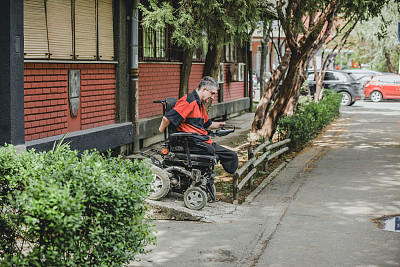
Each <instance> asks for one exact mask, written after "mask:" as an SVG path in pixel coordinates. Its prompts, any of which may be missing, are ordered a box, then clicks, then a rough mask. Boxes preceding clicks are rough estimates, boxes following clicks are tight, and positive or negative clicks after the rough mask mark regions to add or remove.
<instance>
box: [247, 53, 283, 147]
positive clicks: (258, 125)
mask: <svg viewBox="0 0 400 267" xmlns="http://www.w3.org/2000/svg"><path fill="white" fill-rule="evenodd" d="M290 55H291V52H290V49H289V48H286V51H285V55H284V56H283V58H282V61H281V63H280V64H279V66H278V68H277V69H276V70H275V71H274V72H273V74H272V76H271V78H270V79H269V81H268V83H267V85H266V86H265V90H264V92H263V95H262V96H261V99H260V102H259V103H258V106H257V110H256V113H255V115H254V120H253V123H252V125H251V133H250V139H251V142H252V143H254V142H255V141H256V140H257V138H258V136H259V133H258V131H259V130H260V129H262V128H263V125H264V123H265V118H266V117H267V115H268V112H269V110H270V107H271V104H272V100H273V98H274V96H275V94H276V92H277V91H278V86H279V82H280V81H281V80H282V77H283V75H284V74H285V72H286V70H287V68H288V66H289V60H290Z"/></svg>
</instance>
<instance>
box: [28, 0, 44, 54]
mask: <svg viewBox="0 0 400 267" xmlns="http://www.w3.org/2000/svg"><path fill="white" fill-rule="evenodd" d="M44 1H45V0H24V53H25V58H48V56H49V46H48V43H47V30H46V15H45V6H44Z"/></svg>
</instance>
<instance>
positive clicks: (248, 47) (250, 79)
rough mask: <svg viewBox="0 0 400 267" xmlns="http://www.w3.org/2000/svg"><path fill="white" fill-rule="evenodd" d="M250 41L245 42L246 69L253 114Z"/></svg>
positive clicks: (251, 50)
mask: <svg viewBox="0 0 400 267" xmlns="http://www.w3.org/2000/svg"><path fill="white" fill-rule="evenodd" d="M252 47H253V45H252V40H251V41H250V42H247V69H248V75H247V76H248V77H249V80H248V84H249V96H250V111H249V112H253V49H252Z"/></svg>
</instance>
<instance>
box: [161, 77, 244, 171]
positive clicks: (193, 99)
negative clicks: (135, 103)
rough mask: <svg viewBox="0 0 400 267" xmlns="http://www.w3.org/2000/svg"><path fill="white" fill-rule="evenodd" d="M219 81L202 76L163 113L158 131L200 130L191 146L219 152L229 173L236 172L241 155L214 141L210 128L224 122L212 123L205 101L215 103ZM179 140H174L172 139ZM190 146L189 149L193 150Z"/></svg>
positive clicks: (189, 131)
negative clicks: (196, 85) (193, 86)
mask: <svg viewBox="0 0 400 267" xmlns="http://www.w3.org/2000/svg"><path fill="white" fill-rule="evenodd" d="M218 88H219V86H218V83H217V81H216V80H215V79H214V78H212V77H209V76H205V77H203V78H202V79H201V81H200V83H199V85H198V87H197V88H196V89H195V90H193V92H191V93H189V94H187V95H185V96H184V97H182V98H180V99H179V100H178V102H177V103H176V104H175V107H174V108H173V109H171V110H169V111H168V112H167V113H165V114H164V116H163V118H162V121H161V124H160V127H159V131H160V132H164V131H165V129H166V128H167V127H168V126H169V127H175V128H176V131H177V132H186V133H197V134H198V135H196V136H195V137H193V138H191V140H192V141H191V142H190V144H189V145H190V149H195V148H199V147H200V148H201V149H202V152H201V154H203V153H204V154H207V155H216V156H217V157H218V159H219V161H220V162H221V165H222V167H223V168H224V170H225V171H226V172H228V173H231V174H232V173H234V172H235V171H236V169H237V167H238V162H239V161H238V157H237V155H236V153H235V152H234V151H232V150H229V149H227V148H224V147H222V146H220V145H218V144H216V143H215V142H213V141H212V139H211V137H210V136H209V133H208V131H207V129H210V130H211V129H218V128H220V127H222V126H224V125H225V122H213V121H211V120H210V118H209V117H208V114H207V112H206V109H205V106H204V104H205V103H207V102H212V101H213V99H214V96H215V95H216V94H217V92H218ZM174 141H175V142H179V140H171V142H174ZM190 149H189V150H190Z"/></svg>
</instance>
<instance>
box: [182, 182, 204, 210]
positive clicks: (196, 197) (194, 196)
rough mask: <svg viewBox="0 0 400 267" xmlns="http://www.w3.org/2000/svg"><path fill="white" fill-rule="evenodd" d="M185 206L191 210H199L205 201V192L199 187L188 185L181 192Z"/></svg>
mask: <svg viewBox="0 0 400 267" xmlns="http://www.w3.org/2000/svg"><path fill="white" fill-rule="evenodd" d="M183 201H184V202H185V206H186V207H188V208H189V209H191V210H201V209H202V208H204V206H205V205H206V203H207V194H206V192H204V190H203V189H201V188H200V187H197V186H195V187H190V188H188V190H186V191H185V193H184V194H183Z"/></svg>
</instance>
